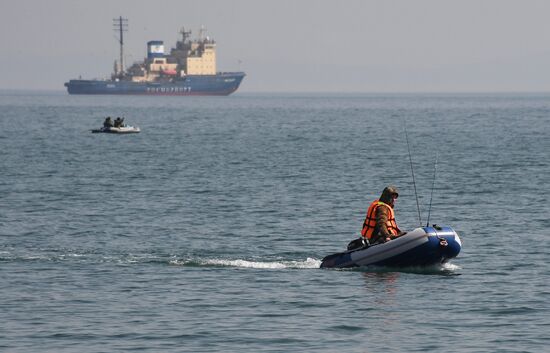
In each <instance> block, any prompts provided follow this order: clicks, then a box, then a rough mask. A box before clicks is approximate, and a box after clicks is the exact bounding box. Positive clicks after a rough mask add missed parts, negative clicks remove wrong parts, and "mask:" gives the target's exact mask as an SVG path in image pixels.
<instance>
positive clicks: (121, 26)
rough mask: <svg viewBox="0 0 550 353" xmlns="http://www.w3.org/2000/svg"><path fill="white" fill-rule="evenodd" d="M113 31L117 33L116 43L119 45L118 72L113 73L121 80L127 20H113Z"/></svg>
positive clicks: (120, 18)
mask: <svg viewBox="0 0 550 353" xmlns="http://www.w3.org/2000/svg"><path fill="white" fill-rule="evenodd" d="M113 30H114V31H115V32H118V38H117V39H118V42H119V43H120V61H119V65H118V70H117V71H118V72H115V76H118V77H119V78H122V77H123V76H124V34H123V33H124V32H127V31H128V19H127V18H122V16H119V17H118V18H114V19H113Z"/></svg>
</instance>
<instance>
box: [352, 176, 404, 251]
mask: <svg viewBox="0 0 550 353" xmlns="http://www.w3.org/2000/svg"><path fill="white" fill-rule="evenodd" d="M398 197H399V192H398V191H397V188H396V187H395V186H388V187H386V188H385V189H384V191H382V195H381V196H380V198H379V199H378V200H374V201H373V202H372V203H371V204H370V206H369V209H368V211H367V216H366V218H365V221H364V222H363V229H362V230H361V236H362V237H363V238H365V239H367V240H368V242H369V243H370V244H379V243H385V242H387V241H390V240H392V239H395V238H397V237H399V236H400V235H403V234H404V233H402V232H401V230H399V227H397V222H396V221H395V212H394V210H393V207H394V205H395V200H397V198H398Z"/></svg>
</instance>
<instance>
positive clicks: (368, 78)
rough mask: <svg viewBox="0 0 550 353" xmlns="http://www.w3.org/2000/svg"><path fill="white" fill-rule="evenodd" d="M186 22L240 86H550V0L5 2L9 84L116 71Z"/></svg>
mask: <svg viewBox="0 0 550 353" xmlns="http://www.w3.org/2000/svg"><path fill="white" fill-rule="evenodd" d="M120 15H122V16H123V17H125V18H128V20H129V31H128V32H127V33H126V43H127V45H126V54H127V55H126V59H127V61H128V62H131V61H136V60H140V59H142V58H143V57H144V56H145V54H146V42H147V41H149V40H153V39H158V40H164V42H165V47H166V49H167V50H168V49H169V48H170V47H172V46H173V45H174V44H175V42H176V40H177V39H178V38H179V34H178V31H179V30H180V28H181V27H182V26H185V27H186V28H189V29H191V30H192V31H193V35H196V34H197V33H198V28H199V27H200V25H205V26H206V27H207V29H208V32H207V34H208V35H210V36H211V37H212V38H214V39H215V40H216V41H217V44H218V53H217V54H218V70H220V71H234V70H239V69H241V70H243V71H245V72H246V73H247V77H246V78H245V80H244V81H243V84H242V85H241V89H240V91H243V92H244V91H246V92H279V91H290V92H300V91H306V92H307V91H309V92H313V91H319V92H456V91H475V92H478V91H512V92H521V91H550V20H549V18H550V1H549V0H539V1H535V0H515V1H511V0H449V1H445V0H393V1H392V0H338V1H337V0H334V1H328V0H217V1H214V0H165V1H163V0H154V1H152V0H149V1H141V0H109V1H106V0H93V1H79V0H48V1H46V0H44V1H42V0H36V1H30V0H17V1H9V0H0V43H1V44H2V51H1V55H0V89H12V88H13V89H53V90H63V89H64V87H63V83H64V82H65V81H67V80H69V79H71V78H77V77H78V76H82V77H83V78H98V77H107V76H109V75H110V73H111V71H112V68H113V61H114V60H115V59H116V58H117V57H118V45H117V42H116V40H115V37H114V36H115V34H114V32H113V30H112V28H113V26H112V19H113V18H115V17H118V16H120Z"/></svg>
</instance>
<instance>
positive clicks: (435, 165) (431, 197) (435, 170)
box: [426, 151, 437, 227]
mask: <svg viewBox="0 0 550 353" xmlns="http://www.w3.org/2000/svg"><path fill="white" fill-rule="evenodd" d="M436 172H437V151H436V152H435V162H434V179H433V181H432V194H431V195H430V207H428V221H427V222H426V227H429V226H430V213H431V212H432V199H433V196H434V186H435V173H436Z"/></svg>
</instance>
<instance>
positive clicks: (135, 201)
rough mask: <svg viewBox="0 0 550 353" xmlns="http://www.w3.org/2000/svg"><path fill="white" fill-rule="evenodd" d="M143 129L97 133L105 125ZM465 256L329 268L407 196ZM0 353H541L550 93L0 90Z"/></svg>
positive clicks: (546, 301) (403, 222)
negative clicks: (424, 264)
mask: <svg viewBox="0 0 550 353" xmlns="http://www.w3.org/2000/svg"><path fill="white" fill-rule="evenodd" d="M107 115H110V116H112V117H116V116H124V117H125V118H126V123H128V124H131V125H137V126H139V127H140V128H141V130H142V132H141V133H140V134H135V135H126V136H116V135H108V134H92V133H91V132H90V130H91V129H92V128H97V127H99V126H101V124H102V122H103V119H104V117H105V116H107ZM405 125H406V128H407V132H408V136H409V141H410V147H411V153H412V160H413V165H414V172H415V178H416V187H417V191H418V197H419V203H420V208H421V218H422V223H423V224H424V223H425V222H426V221H427V216H428V205H429V200H430V192H431V190H432V183H433V181H434V179H433V175H434V162H435V157H436V154H437V174H436V178H435V189H434V195H433V203H432V209H431V216H430V223H437V224H441V225H449V226H451V227H453V228H454V229H455V230H456V231H457V232H458V233H459V234H460V235H461V237H462V242H463V249H462V252H461V253H460V255H459V257H457V258H456V259H454V260H453V261H452V262H451V263H450V264H447V265H445V266H443V267H438V268H429V269H419V268H409V269H401V270H395V269H384V268H382V269H380V268H378V269H377V268H363V269H359V270H321V269H319V265H320V260H321V259H322V258H323V257H324V256H325V255H328V254H330V253H333V252H337V251H341V250H343V249H345V246H346V244H347V243H348V242H349V241H350V240H352V239H353V238H355V237H357V236H358V234H359V230H360V228H361V224H362V221H363V217H364V212H365V210H366V208H367V207H368V205H369V203H370V202H371V201H372V200H373V199H374V198H377V197H378V196H379V195H380V193H381V191H382V189H383V188H384V187H385V186H386V185H388V184H394V185H396V186H397V187H398V188H399V189H400V197H399V200H398V202H397V205H396V214H397V220H398V223H399V225H400V227H401V228H402V229H405V230H410V229H413V228H415V227H417V226H418V225H419V220H418V213H417V208H416V200H415V194H414V187H413V183H412V177H411V168H410V163H409V155H408V152H407V144H406V140H405V132H404V131H405V130H404V127H405ZM0 161H1V163H0V175H1V178H0V281H1V282H0V284H1V286H0V351H2V352H125V351H139V352H429V351H430V352H431V351H435V352H443V351H449V352H544V351H545V352H548V351H549V349H550V348H548V347H549V346H550V265H549V255H550V251H549V250H548V249H549V247H548V246H547V244H546V241H548V239H549V235H550V234H549V229H550V185H549V180H550V97H549V96H548V95H542V94H540V95H337V96H332V95H247V94H236V95H233V96H230V97H218V98H207V97H204V98H201V97H197V98H177V97H109V96H99V97H93V96H80V97H79V96H69V95H66V94H61V93H59V94H56V93H54V94H52V93H50V94H40V93H36V94H22V93H17V94H13V93H6V92H3V93H0Z"/></svg>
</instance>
